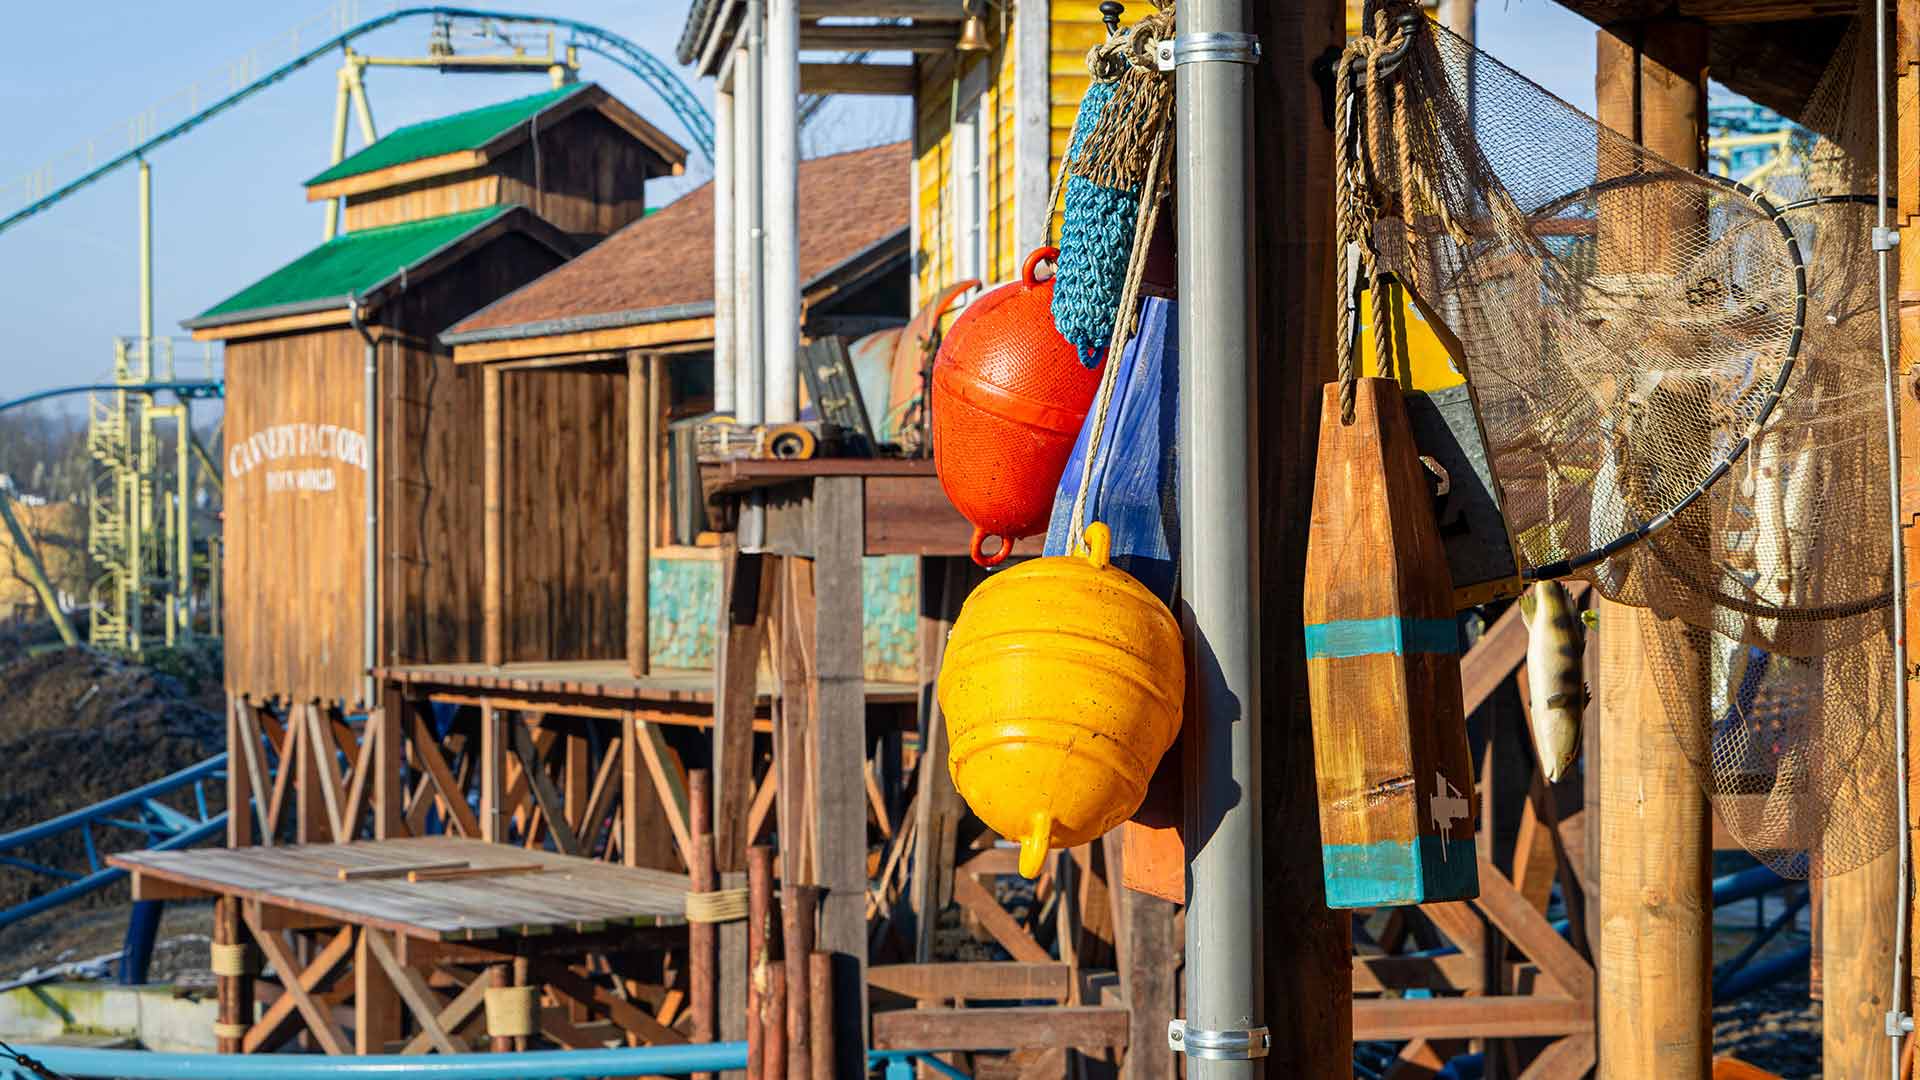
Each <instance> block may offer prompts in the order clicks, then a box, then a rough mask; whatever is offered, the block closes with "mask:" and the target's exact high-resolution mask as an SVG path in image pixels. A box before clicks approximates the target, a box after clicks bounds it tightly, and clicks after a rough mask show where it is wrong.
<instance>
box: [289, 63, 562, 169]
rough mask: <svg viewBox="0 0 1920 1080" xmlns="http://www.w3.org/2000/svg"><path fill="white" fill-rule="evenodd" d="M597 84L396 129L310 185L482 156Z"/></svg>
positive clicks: (547, 93) (519, 99)
mask: <svg viewBox="0 0 1920 1080" xmlns="http://www.w3.org/2000/svg"><path fill="white" fill-rule="evenodd" d="M590 85H592V84H591V83H575V84H573V85H572V86H563V87H561V88H560V89H558V90H549V91H547V92H546V93H544V94H534V95H532V96H531V97H523V98H514V99H513V100H512V101H502V102H500V103H498V104H495V105H483V106H481V107H480V108H478V109H469V110H467V111H466V112H463V113H454V114H453V115H452V116H443V117H440V118H439V119H437V120H423V121H421V122H420V123H418V124H408V125H407V126H406V127H403V128H395V129H394V130H393V131H390V132H388V133H387V137H386V138H384V139H380V140H379V141H377V142H375V143H374V144H373V145H372V146H369V147H367V148H366V149H365V150H362V151H360V152H359V153H357V154H355V155H353V156H352V157H349V158H347V159H346V160H344V161H342V162H340V163H339V164H338V165H335V166H333V167H332V168H330V169H328V170H327V171H326V172H323V173H321V174H320V175H318V176H316V177H314V178H313V179H311V180H309V181H307V186H309V187H311V186H313V185H314V184H325V183H329V182H331V181H334V180H344V179H346V178H347V177H349V176H359V175H360V174H362V173H370V172H374V171H376V170H378V169H385V168H389V167H391V166H394V165H404V164H406V163H407V162H409V161H420V160H422V159H423V158H430V157H439V156H440V155H441V154H451V153H454V152H456V151H459V150H478V149H480V148H481V147H482V146H485V145H486V144H487V143H489V142H491V141H493V140H494V139H495V138H497V137H498V136H500V135H501V134H503V133H505V132H507V131H509V130H511V129H512V128H513V127H514V126H515V125H517V124H520V123H523V122H525V121H526V120H527V119H528V118H529V117H531V116H533V115H534V114H536V113H538V112H540V111H542V110H544V109H546V108H547V107H548V106H550V105H553V104H556V103H558V102H559V101H560V100H561V99H563V98H566V97H570V96H571V95H573V94H577V93H579V92H580V91H582V90H584V89H586V88H587V87H588V86H590Z"/></svg>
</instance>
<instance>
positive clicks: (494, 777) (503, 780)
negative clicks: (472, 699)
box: [480, 705, 511, 844]
mask: <svg viewBox="0 0 1920 1080" xmlns="http://www.w3.org/2000/svg"><path fill="white" fill-rule="evenodd" d="M507 744H508V739H507V718H506V714H505V713H504V712H502V711H501V710H499V709H496V708H494V707H492V706H491V705H482V706H481V707H480V839H482V840H485V841H487V842H488V843H490V844H504V843H506V842H507V822H508V819H509V817H510V814H511V811H509V810H508V808H507Z"/></svg>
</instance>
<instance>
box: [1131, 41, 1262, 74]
mask: <svg viewBox="0 0 1920 1080" xmlns="http://www.w3.org/2000/svg"><path fill="white" fill-rule="evenodd" d="M1259 62H1260V39H1259V38H1258V37H1255V36H1254V35H1252V34H1232V33H1226V32H1223V31H1219V32H1212V33H1204V34H1181V35H1179V36H1178V37H1176V38H1174V39H1173V40H1172V41H1162V42H1160V43H1159V44H1157V45H1156V46H1155V47H1154V64H1155V66H1157V67H1158V68H1159V69H1160V70H1161V71H1172V70H1173V69H1174V68H1176V67H1178V66H1179V65H1181V64H1211V63H1227V64H1257V63H1259Z"/></svg>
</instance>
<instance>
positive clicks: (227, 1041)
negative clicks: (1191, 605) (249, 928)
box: [213, 896, 253, 1054]
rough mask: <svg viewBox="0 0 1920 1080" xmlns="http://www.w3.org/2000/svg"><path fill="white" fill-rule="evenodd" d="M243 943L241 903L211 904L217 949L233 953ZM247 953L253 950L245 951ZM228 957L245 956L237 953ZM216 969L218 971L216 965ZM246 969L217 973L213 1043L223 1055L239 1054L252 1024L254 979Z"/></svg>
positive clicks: (229, 899) (224, 899)
mask: <svg viewBox="0 0 1920 1080" xmlns="http://www.w3.org/2000/svg"><path fill="white" fill-rule="evenodd" d="M245 941H246V931H245V930H244V929H242V928H241V925H240V901H239V899H238V898H236V897H232V896H223V897H221V898H220V899H218V900H216V901H214V907H213V944H214V947H215V948H216V949H229V950H231V949H233V948H234V947H235V946H241V945H243V944H244V942H245ZM245 951H246V952H248V953H250V952H251V951H252V950H251V949H247V950H245ZM230 955H235V956H238V955H244V954H242V953H239V952H234V953H230ZM215 967H216V969H217V968H218V967H219V965H218V964H216V965H215ZM248 967H249V965H247V964H245V963H242V964H241V965H240V969H241V970H239V971H225V972H217V974H216V978H217V983H216V988H217V992H218V994H219V996H220V1013H219V1017H220V1019H219V1022H218V1027H216V1028H215V1032H214V1035H215V1038H214V1042H215V1045H216V1048H217V1049H218V1050H219V1051H220V1053H222V1054H237V1053H239V1052H240V1048H241V1045H242V1040H244V1039H245V1037H246V1029H247V1027H248V1025H250V1024H252V1023H253V976H252V975H251V974H249V973H248V972H247V970H246V969H247V968H248Z"/></svg>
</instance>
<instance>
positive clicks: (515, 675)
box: [374, 660, 919, 705]
mask: <svg viewBox="0 0 1920 1080" xmlns="http://www.w3.org/2000/svg"><path fill="white" fill-rule="evenodd" d="M374 673H375V675H377V676H378V677H380V678H383V679H390V680H392V681H394V682H400V683H406V684H408V685H410V686H414V687H418V688H421V689H427V690H430V689H431V688H435V687H442V688H446V689H449V690H482V691H493V692H499V693H519V694H565V695H581V696H591V697H601V698H606V699H608V700H609V701H619V702H655V703H662V704H689V705H692V704H711V703H712V702H713V673H712V672H710V671H657V672H654V673H653V674H650V675H642V676H636V675H634V674H633V673H632V672H630V671H629V670H628V669H627V663H626V661H625V660H541V661H524V662H516V663H511V664H501V665H500V666H498V667H493V666H491V665H488V664H411V665H405V666H396V667H384V668H377V669H375V672H374ZM758 690H759V695H760V699H761V701H762V702H763V703H764V702H765V701H767V700H769V699H770V698H771V696H772V693H773V690H774V686H773V684H772V682H771V681H770V680H764V679H763V680H762V681H761V685H760V686H759V688H758ZM918 700H919V688H918V687H917V686H915V685H914V684H912V683H904V682H871V681H870V682H868V683H867V703H868V704H895V705H910V704H913V703H914V702H916V701H918Z"/></svg>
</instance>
